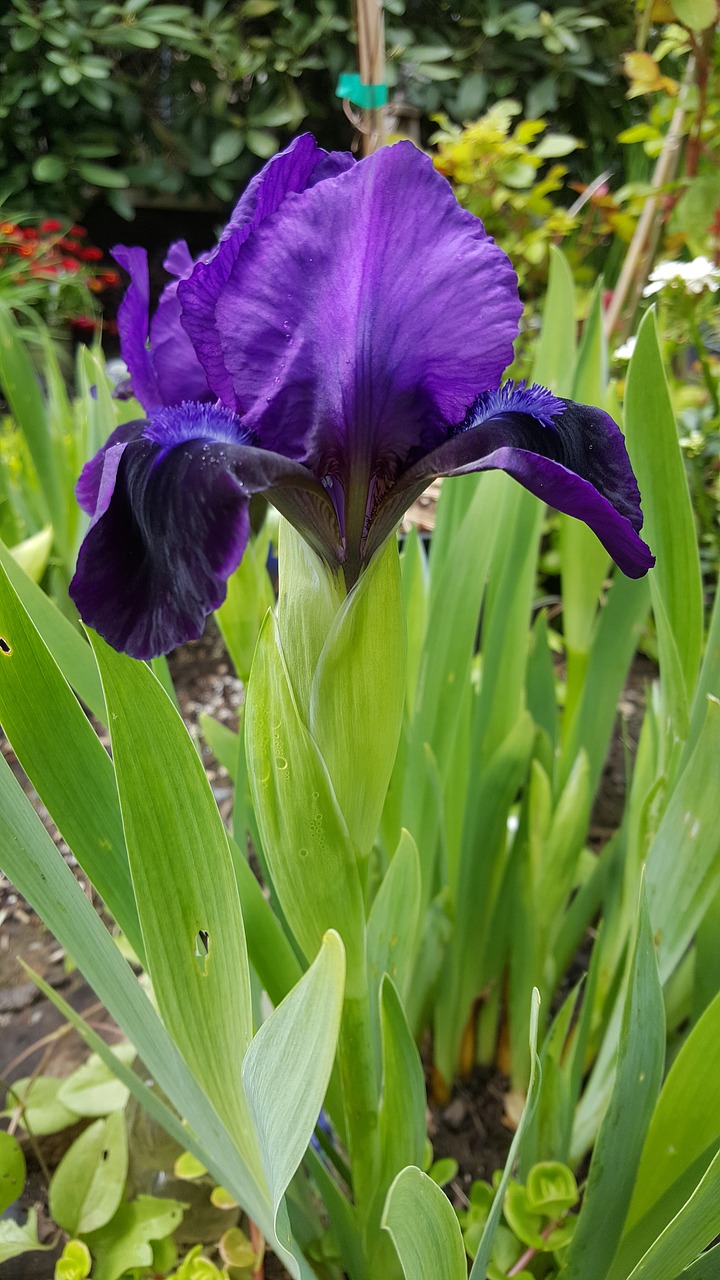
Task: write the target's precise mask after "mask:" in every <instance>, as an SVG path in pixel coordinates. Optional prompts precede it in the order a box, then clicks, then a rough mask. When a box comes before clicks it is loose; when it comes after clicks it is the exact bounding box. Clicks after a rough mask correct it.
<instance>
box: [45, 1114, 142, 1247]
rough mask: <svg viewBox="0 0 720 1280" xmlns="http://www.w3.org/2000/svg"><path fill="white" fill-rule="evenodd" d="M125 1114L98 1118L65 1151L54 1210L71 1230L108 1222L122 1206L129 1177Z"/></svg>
mask: <svg viewBox="0 0 720 1280" xmlns="http://www.w3.org/2000/svg"><path fill="white" fill-rule="evenodd" d="M127 1164H128V1148H127V1132H126V1129H125V1116H124V1113H123V1112H114V1113H113V1115H110V1116H108V1117H107V1119H106V1120H96V1121H95V1123H94V1124H91V1125H90V1128H89V1129H86V1130H85V1132H84V1133H81V1134H80V1137H79V1138H78V1139H77V1140H76V1141H75V1142H74V1143H73V1145H72V1146H71V1147H70V1150H69V1151H67V1152H66V1153H65V1155H64V1156H63V1158H62V1160H61V1161H60V1164H59V1165H58V1167H57V1169H56V1170H55V1173H54V1174H53V1177H52V1181H51V1183H50V1212H51V1214H52V1216H53V1218H54V1219H55V1221H56V1222H57V1223H59V1225H60V1226H61V1227H63V1228H64V1229H65V1231H68V1232H70V1234H71V1235H77V1234H78V1233H82V1234H86V1233H87V1232H88V1231H97V1229H98V1228H99V1227H103V1226H105V1223H106V1222H109V1221H110V1219H111V1218H112V1216H113V1214H114V1213H115V1211H116V1210H117V1208H118V1205H119V1204H120V1201H121V1200H122V1196H123V1191H124V1189H125V1179H126V1177H127Z"/></svg>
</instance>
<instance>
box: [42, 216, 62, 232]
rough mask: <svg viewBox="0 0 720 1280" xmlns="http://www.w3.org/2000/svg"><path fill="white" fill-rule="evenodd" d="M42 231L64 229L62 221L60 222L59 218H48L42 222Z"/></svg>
mask: <svg viewBox="0 0 720 1280" xmlns="http://www.w3.org/2000/svg"><path fill="white" fill-rule="evenodd" d="M40 230H41V231H62V222H58V220H57V218H46V219H45V221H44V222H41V223H40Z"/></svg>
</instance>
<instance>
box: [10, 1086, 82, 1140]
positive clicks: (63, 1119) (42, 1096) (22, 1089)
mask: <svg viewBox="0 0 720 1280" xmlns="http://www.w3.org/2000/svg"><path fill="white" fill-rule="evenodd" d="M63 1084H64V1081H63V1080H56V1079H55V1078H54V1076H37V1077H36V1078H35V1079H34V1080H32V1079H30V1077H27V1078H25V1079H23V1080H16V1081H15V1082H14V1083H13V1087H12V1093H8V1096H7V1107H8V1109H9V1110H11V1111H12V1110H14V1109H15V1107H16V1106H17V1104H18V1102H22V1103H23V1111H22V1114H21V1116H20V1123H21V1124H22V1126H23V1128H26V1129H29V1130H30V1132H31V1133H34V1134H35V1135H36V1137H37V1136H44V1135H45V1134H48V1133H59V1132H60V1130H61V1129H67V1128H68V1126H69V1125H71V1124H75V1121H76V1120H77V1112H75V1111H71V1110H70V1108H69V1107H67V1106H66V1105H65V1104H64V1103H63V1102H62V1101H61V1100H60V1097H59V1093H60V1089H61V1088H62V1086H63Z"/></svg>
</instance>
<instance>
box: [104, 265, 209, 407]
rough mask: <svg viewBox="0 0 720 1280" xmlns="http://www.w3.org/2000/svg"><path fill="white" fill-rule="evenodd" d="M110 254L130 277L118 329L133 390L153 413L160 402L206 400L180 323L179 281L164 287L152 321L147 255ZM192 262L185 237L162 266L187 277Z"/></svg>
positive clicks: (202, 378) (197, 366) (202, 377)
mask: <svg viewBox="0 0 720 1280" xmlns="http://www.w3.org/2000/svg"><path fill="white" fill-rule="evenodd" d="M112 256H113V257H114V259H115V261H116V262H117V263H118V265H119V266H121V267H123V268H124V270H125V271H127V273H128V275H129V276H130V285H129V286H128V289H127V291H126V293H125V297H124V298H123V300H122V302H121V304H120V307H119V309H118V330H119V333H120V346H121V351H122V356H123V359H124V361H125V363H126V365H127V367H128V372H129V374H130V381H131V384H132V390H133V394H134V395H135V396H136V397H137V399H138V400H139V401H140V403H141V404H142V406H143V408H144V409H145V412H146V413H154V412H155V411H156V410H157V409H160V408H161V407H162V406H163V405H167V404H181V403H182V401H183V400H207V399H209V398H210V396H211V393H210V391H209V389H208V385H207V379H206V377H205V372H204V370H203V367H202V365H201V364H200V362H199V360H198V358H197V355H196V354H195V350H194V348H193V345H192V343H191V341H190V339H189V338H188V336H187V333H186V332H185V330H184V328H183V326H182V324H181V321H180V302H179V300H178V297H177V288H178V280H177V279H175V280H172V281H171V282H170V283H169V284H168V285H166V287H165V289H164V290H163V292H162V294H161V296H160V301H159V302H158V305H157V308H156V310H155V314H154V315H153V317H152V320H150V281H149V274H148V261H147V253H146V252H145V250H144V249H131V248H127V247H126V246H125V245H116V246H115V248H114V249H113V251H112ZM193 265H194V264H193V260H192V258H191V256H190V252H189V250H188V247H187V245H186V244H185V241H184V240H181V241H178V242H177V243H176V244H174V245H172V246H171V247H170V249H169V250H168V254H167V257H166V259H165V267H166V269H167V270H168V271H170V272H171V273H172V274H173V275H176V276H177V277H181V276H184V275H187V274H189V273H190V272H191V271H192V269H193ZM148 330H149V335H150V347H149V348H148V345H147V340H148Z"/></svg>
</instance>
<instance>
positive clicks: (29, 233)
mask: <svg viewBox="0 0 720 1280" xmlns="http://www.w3.org/2000/svg"><path fill="white" fill-rule="evenodd" d="M20 235H21V236H22V238H23V240H39V239H40V233H39V231H38V229H37V227H23V229H22V231H21V232H20Z"/></svg>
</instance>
